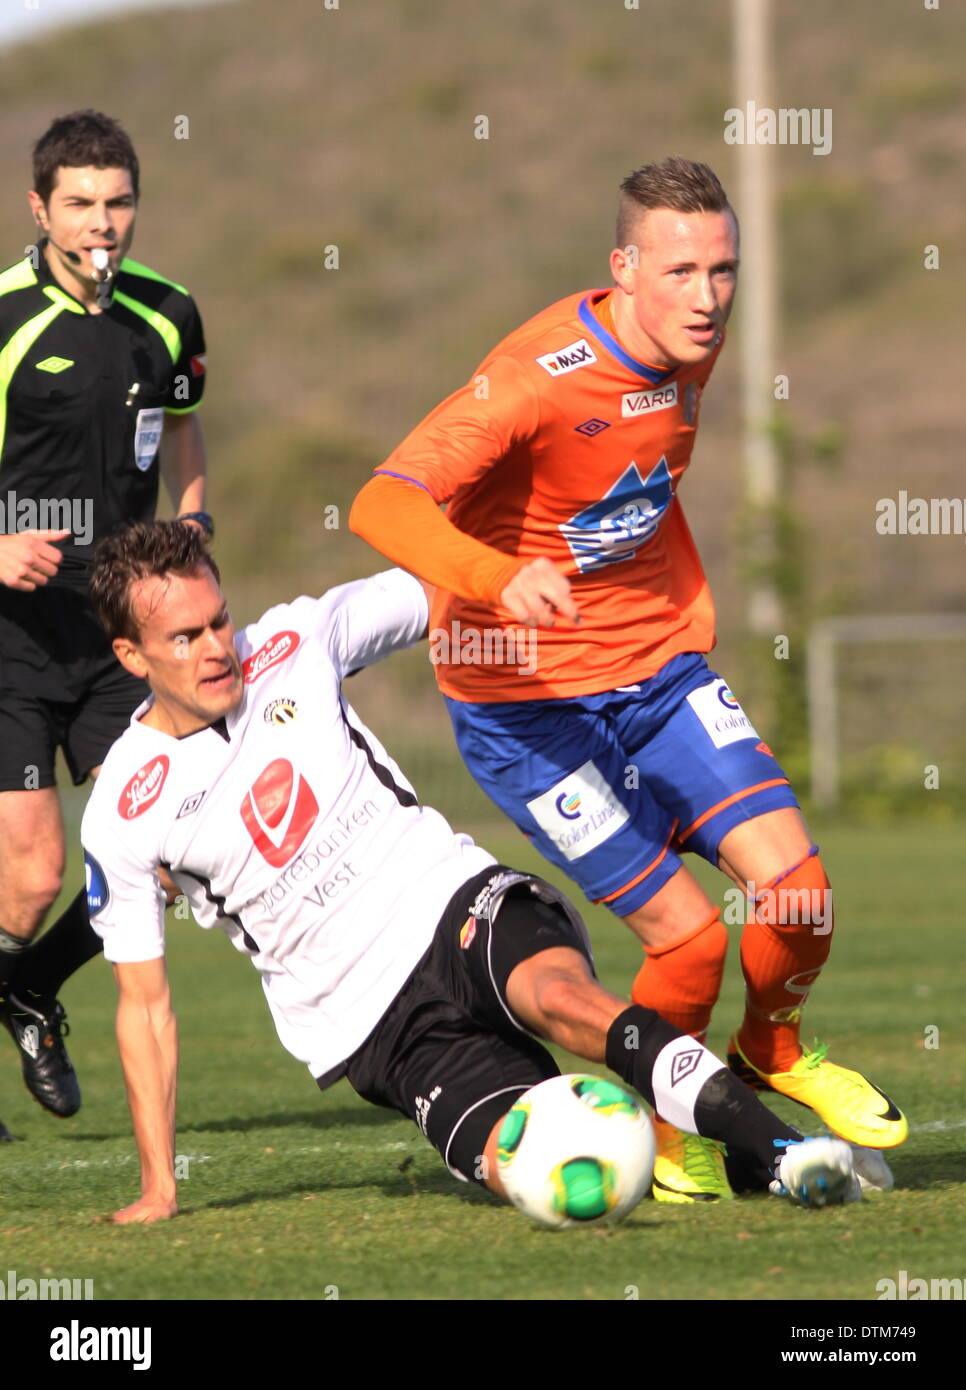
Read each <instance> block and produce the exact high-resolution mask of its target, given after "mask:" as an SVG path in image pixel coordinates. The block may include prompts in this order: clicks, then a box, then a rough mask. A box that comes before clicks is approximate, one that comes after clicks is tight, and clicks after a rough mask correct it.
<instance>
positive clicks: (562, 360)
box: [537, 338, 597, 376]
mask: <svg viewBox="0 0 966 1390" xmlns="http://www.w3.org/2000/svg"><path fill="white" fill-rule="evenodd" d="M596 361H597V357H596V355H595V353H594V349H593V348H592V347H591V346H590V343H588V341H587V339H586V338H578V339H577V341H576V342H575V343H568V344H567V346H566V347H562V348H560V349H559V351H557V352H545V353H544V354H543V356H542V357H538V358H537V362H538V363H539V365H540V366H541V367H542V368H543V370H544V371H545V372H549V373H550V375H551V376H566V374H567V373H568V372H575V371H576V370H577V368H578V367H589V366H590V364H591V362H596Z"/></svg>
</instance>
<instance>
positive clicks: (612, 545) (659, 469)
mask: <svg viewBox="0 0 966 1390" xmlns="http://www.w3.org/2000/svg"><path fill="white" fill-rule="evenodd" d="M673 496H674V484H673V483H672V481H671V471H670V469H669V468H668V463H667V459H666V458H665V457H663V456H662V458H661V460H660V462H659V463H657V464H655V465H654V467H653V468H652V469H651V471H650V473H648V475H647V477H646V478H642V477H641V474H640V470H639V468H638V466H637V464H636V463H631V464H630V465H629V466H628V467H627V468H626V469H625V470H624V472H623V473H622V474H621V476H620V477H619V478H618V479H617V482H616V483H615V484H614V486H613V487H612V488H611V489H610V491H609V492H608V493H606V494H605V495H604V496H603V497H602V498H601V499H600V501H599V502H593V503H592V504H591V505H590V506H589V507H585V508H584V509H583V511H581V512H578V513H577V515H576V516H572V517H571V518H570V520H569V521H565V522H564V523H563V524H562V525H561V526H560V528H559V530H560V534H561V535H562V536H563V538H564V540H565V541H566V542H567V544H568V545H569V546H570V553H571V554H572V555H573V557H574V560H575V561H576V563H577V568H578V569H579V570H580V571H581V572H582V573H583V572H584V571H586V570H593V569H599V568H600V567H601V566H602V565H614V564H617V563H618V562H619V561H621V560H630V559H632V557H633V556H634V555H635V554H636V552H637V551H638V550H639V549H640V547H641V546H642V545H644V544H646V542H647V541H649V540H650V539H651V537H652V536H653V535H654V532H655V531H656V530H657V528H658V526H659V525H660V522H661V518H662V517H663V516H664V513H665V512H666V511H667V509H668V507H669V505H670V503H671V498H672V497H673Z"/></svg>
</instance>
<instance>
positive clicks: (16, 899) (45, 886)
mask: <svg viewBox="0 0 966 1390" xmlns="http://www.w3.org/2000/svg"><path fill="white" fill-rule="evenodd" d="M9 867H10V868H11V869H12V871H13V872H12V873H10V874H8V875H6V878H7V882H6V884H5V885H4V889H5V891H4V894H3V903H2V905H0V926H4V927H6V929H7V931H9V932H12V933H13V934H14V936H24V937H28V938H29V937H31V936H33V934H34V933H35V932H36V931H37V930H38V929H39V927H40V926H41V925H42V923H43V921H44V918H45V917H46V916H47V913H48V912H49V911H50V908H51V907H52V906H53V904H54V902H55V901H56V899H57V895H58V894H59V893H60V889H61V884H62V882H63V876H62V871H61V867H60V866H59V865H57V864H50V863H48V862H45V861H43V860H37V859H29V860H26V861H22V862H21V863H20V864H19V865H16V864H14V865H9Z"/></svg>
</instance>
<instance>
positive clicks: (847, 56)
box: [0, 0, 966, 731]
mask: <svg viewBox="0 0 966 1390" xmlns="http://www.w3.org/2000/svg"><path fill="white" fill-rule="evenodd" d="M775 10H776V16H777V22H776V26H775V56H776V67H777V71H776V81H775V84H774V91H773V96H772V102H773V104H774V105H775V106H788V107H802V106H807V107H819V108H825V107H830V108H831V109H832V112H833V121H834V126H833V137H834V138H833V148H832V151H831V153H830V154H829V155H828V156H827V157H824V158H822V157H817V156H814V155H813V154H812V153H811V151H810V149H808V148H794V147H785V148H781V149H780V150H779V151H778V157H777V160H776V165H777V172H778V176H779V179H780V187H781V203H782V230H783V250H782V254H783V295H784V304H785V317H784V323H783V328H782V335H781V352H780V358H779V361H778V363H777V364H776V369H777V370H779V371H782V372H785V373H787V374H788V376H789V378H790V383H791V394H790V400H789V401H788V402H787V404H786V405H784V406H783V407H782V409H783V411H785V412H787V414H786V416H785V417H784V418H785V419H786V420H787V422H788V425H789V427H790V428H791V430H792V431H793V432H794V433H795V435H796V436H797V437H798V438H799V439H800V440H801V441H803V445H802V447H803V450H804V453H805V454H806V455H807V453H808V449H807V447H806V446H807V441H808V440H810V439H812V438H815V437H817V436H821V437H823V438H825V439H828V438H830V437H837V438H840V439H841V440H842V441H843V443H842V451H841V456H840V458H839V461H838V464H837V466H836V467H835V468H834V469H825V470H822V469H819V468H816V469H808V470H803V471H802V472H801V473H800V474H799V476H798V478H797V480H796V482H795V491H794V495H793V498H792V499H791V500H792V502H793V505H794V509H795V511H796V513H797V514H798V515H799V516H800V517H802V518H804V519H806V520H807V522H808V524H809V535H810V541H809V545H808V548H807V549H808V554H809V555H810V557H811V570H812V574H811V579H810V584H809V590H808V599H807V603H808V606H809V610H810V611H811V612H813V613H815V614H818V613H823V612H838V611H868V612H883V611H907V612H915V611H920V610H932V609H961V608H962V607H963V580H962V557H963V539H962V537H956V536H949V537H929V538H927V537H914V536H898V537H893V538H889V537H881V536H879V535H877V534H876V531H875V526H874V523H875V516H876V512H875V503H876V500H877V499H878V498H880V497H895V496H896V494H897V493H898V491H899V490H900V489H903V488H905V489H907V490H908V491H909V492H910V494H912V495H920V496H927V497H928V496H931V495H934V496H954V495H956V494H957V493H958V495H959V496H961V497H962V496H964V495H966V486H964V485H963V469H962V465H961V461H960V458H959V449H960V435H961V421H962V396H963V391H962V386H961V382H960V377H961V366H962V361H963V351H962V346H961V343H962V326H961V314H962V303H963V287H964V275H963V251H962V246H963V242H964V235H963V233H964V222H966V207H964V199H963V195H962V170H963V167H964V164H966V119H964V115H966V111H964V95H963V87H962V78H961V74H962V67H963V57H964V54H966V13H964V10H963V7H962V6H954V5H952V4H948V5H943V6H942V7H941V9H940V10H938V11H926V10H925V9H924V8H923V7H922V6H921V5H917V4H914V3H910V0H857V3H855V4H853V5H851V6H844V5H842V4H841V3H840V0H812V3H810V4H809V5H808V6H799V5H796V4H794V3H793V2H792V0H775ZM730 14H731V6H730V4H728V3H724V0H689V3H688V5H687V6H686V7H685V6H678V7H668V6H666V5H663V4H660V5H659V4H657V3H656V0H641V5H640V9H639V10H638V11H628V10H626V9H625V8H624V5H623V4H622V3H620V0H607V3H581V0H489V2H488V3H487V4H485V5H470V4H457V3H452V0H451V3H445V0H342V5H341V7H340V8H339V9H337V10H329V9H326V8H325V7H324V5H323V0H285V3H284V4H282V5H272V4H268V3H238V4H232V5H230V6H216V7H214V8H211V9H198V10H195V11H173V12H162V13H158V14H147V13H145V14H138V15H135V16H131V17H128V18H120V19H117V20H113V21H111V22H108V23H98V24H96V25H91V26H89V27H85V28H83V29H79V30H72V31H67V32H64V33H62V34H61V35H59V36H57V37H56V38H53V39H47V40H44V41H42V42H38V43H36V44H30V45H24V46H21V47H19V48H17V49H13V50H10V51H8V52H6V53H5V54H3V55H2V56H0V81H2V84H3V90H4V93H5V101H4V103H3V110H2V114H0V137H2V138H0V171H2V178H3V187H4V188H5V190H6V196H5V197H4V199H3V202H2V205H0V257H2V260H3V262H4V263H6V262H9V261H12V260H14V259H16V258H17V257H18V256H19V255H20V254H21V253H22V248H23V246H24V245H25V244H26V243H28V242H30V241H31V240H32V239H33V233H32V223H31V222H30V220H29V218H28V216H27V210H26V204H25V199H24V197H23V192H24V190H25V189H26V188H27V187H28V185H29V148H30V145H31V144H32V142H33V140H34V139H35V138H36V137H37V136H38V135H39V134H40V133H41V132H42V130H43V129H44V128H45V126H46V124H47V122H48V120H49V119H50V118H51V117H52V116H53V115H55V114H58V113H62V112H65V111H68V110H71V109H73V108H76V107H80V106H87V105H95V106H99V107H102V108H103V109H104V110H106V111H108V112H110V113H111V114H113V115H116V116H117V117H118V118H120V119H121V120H122V121H123V123H124V124H125V126H126V127H127V129H128V130H129V131H130V133H131V135H132V137H133V139H134V141H135V144H136V146H137V149H138V152H139V155H140V157H141V161H142V166H143V197H142V206H141V218H140V222H139V227H138V235H137V239H136V242H135V247H134V254H135V255H136V256H137V257H138V258H139V259H142V260H144V261H146V262H147V263H148V264H150V265H153V266H156V267H157V268H158V269H159V270H161V271H162V272H164V273H167V274H169V275H171V276H172V277H173V278H175V279H176V280H178V281H180V282H181V283H183V284H186V285H187V286H188V287H189V288H190V289H191V290H192V292H193V293H194V294H195V295H196V297H197V299H198V301H199V304H200V306H201V308H202V311H203V314H204V317H205V323H206V329H207V336H208V343H209V379H208V393H209V394H208V399H207V402H206V405H205V407H204V420H205V425H206V430H207V434H208V439H209V443H210V449H211V459H212V487H211V506H212V510H213V511H214V512H215V513H216V515H217V518H218V523H219V545H218V550H219V556H220V559H221V561H222V564H223V566H224V568H225V570H226V578H227V580H228V583H229V586H230V588H231V590H232V591H233V592H234V593H235V595H236V600H235V610H236V618H237V619H242V620H243V619H247V618H250V617H252V616H254V615H255V614H256V613H257V612H258V611H260V610H261V609H262V608H263V607H265V606H266V605H267V604H268V603H269V602H271V601H277V600H279V599H281V598H284V597H287V596H290V595H291V594H292V593H293V592H295V591H299V590H303V589H308V590H316V591H317V590H321V589H322V588H324V587H327V586H328V585H329V584H331V583H333V582H338V581H340V580H342V579H345V578H349V577H352V576H355V575H357V574H359V573H363V572H366V571H367V570H369V569H371V568H374V567H376V565H377V563H378V562H377V561H375V560H374V557H373V555H372V552H370V551H369V550H368V548H367V547H366V546H364V545H363V544H362V543H361V542H359V541H357V540H355V539H354V538H353V537H352V536H351V535H349V533H348V531H347V529H346V527H345V517H346V513H347V510H348V506H349V504H350V502H351V499H352V497H353V495H354V494H355V492H356V490H357V489H358V487H359V486H360V485H361V483H362V482H363V481H364V480H365V478H366V477H367V476H368V474H369V472H370V471H371V469H372V467H373V466H374V465H376V464H377V463H378V462H379V461H380V460H381V459H382V458H383V457H384V456H385V454H386V453H387V452H388V451H389V450H390V449H391V448H392V447H393V445H394V444H395V443H396V442H397V441H398V440H399V439H400V438H401V437H402V436H403V435H404V434H405V433H406V432H407V430H408V429H409V428H410V427H412V426H413V425H414V424H415V423H416V422H417V421H418V420H419V418H420V417H421V416H422V414H423V413H424V412H425V411H426V410H427V409H429V408H430V407H431V406H432V405H434V404H435V403H436V401H437V400H439V399H440V398H441V397H442V396H443V395H445V394H446V393H448V392H449V391H450V390H452V389H454V388H455V387H456V386H458V385H459V384H460V383H461V382H462V381H463V380H465V379H466V377H467V376H468V375H469V374H470V372H471V371H472V370H473V368H474V366H475V365H476V363H477V362H478V360H479V359H480V358H481V357H482V356H483V354H484V352H485V351H486V350H487V349H488V348H489V347H490V346H491V345H492V344H493V342H495V341H496V340H497V339H498V338H499V337H500V336H502V335H503V334H504V333H505V332H507V331H509V330H510V329H511V328H513V327H514V326H515V325H516V324H518V323H519V322H521V321H522V320H523V318H525V317H526V316H527V315H529V314H530V313H532V312H534V311H536V310H538V309H539V308H541V307H543V306H544V305H545V304H547V303H549V302H551V301H552V300H554V299H557V298H559V297H561V296H562V295H564V294H568V293H571V292H572V291H573V290H575V289H577V288H580V287H583V286H590V285H594V284H606V283H607V282H608V273H607V267H606V259H607V254H608V252H609V249H610V246H611V240H612V235H613V213H614V209H615V204H616V189H617V184H618V182H619V180H620V179H621V178H622V177H623V176H624V175H625V174H626V173H627V172H628V171H629V170H630V169H632V168H634V167H636V166H637V165H639V164H641V163H643V162H645V161H647V160H650V159H653V158H660V157H661V156H663V155H664V154H667V153H682V154H687V155H689V156H691V157H694V158H700V159H704V160H707V161H708V162H709V163H711V164H712V165H713V166H714V167H715V168H716V169H717V170H718V172H719V173H720V175H721V177H722V180H723V182H724V183H725V186H726V187H729V188H733V187H734V185H735V182H736V179H735V168H736V160H735V150H734V149H733V148H732V147H730V146H728V145H726V144H725V143H724V141H723V138H722V135H723V128H724V121H723V113H724V111H725V110H726V108H728V107H729V106H731V105H732V104H733V95H732V91H731V48H730V29H729V24H730ZM478 115H486V116H487V117H488V119H489V124H490V137H489V139H488V140H477V139H475V138H474V121H475V118H476V117H477V116H478ZM179 116H187V117H188V119H189V123H190V124H189V132H190V135H189V138H188V139H187V140H178V139H176V138H175V122H176V118H177V117H179ZM738 212H739V216H740V212H741V209H740V207H739V208H738ZM929 244H935V245H938V246H939V247H940V254H941V269H939V270H937V271H927V270H925V269H924V267H923V257H924V247H925V246H927V245H929ZM332 246H335V247H338V258H339V266H338V269H326V268H325V265H324V259H325V248H326V247H332ZM739 303H740V289H739ZM737 332H739V333H740V323H739V324H738V328H737ZM734 344H735V338H734V337H733V338H732V344H731V348H730V350H729V351H726V353H725V356H724V359H723V360H722V363H721V365H720V366H719V368H718V370H717V373H716V376H715V378H714V380H713V381H712V384H711V387H710V388H709V390H708V392H707V394H706V397H705V404H704V409H703V415H702V429H701V433H700V436H699V442H698V448H697V450H696V455H695V461H694V465H693V467H692V470H691V473H690V475H689V477H688V479H687V480H686V483H685V487H684V489H683V498H684V502H685V506H686V509H687V512H688V516H689V520H690V522H691V525H692V529H693V530H694V531H695V534H696V536H697V539H698V542H699V545H700V547H701V550H702V553H703V556H704V559H705V564H706V568H707V569H708V572H709V574H710V576H711V578H712V583H713V585H714V588H715V592H716V594H717V598H718V603H719V609H720V613H721V630H722V655H721V656H720V658H719V661H720V664H721V665H722V666H723V667H724V669H726V670H727V669H729V660H728V655H727V653H728V652H729V650H732V649H733V644H734V642H735V641H736V640H737V637H738V634H739V631H740V627H741V613H742V601H741V588H740V564H741V562H742V561H743V560H745V559H747V558H748V557H747V556H744V555H743V546H742V514H741V501H740V485H739V465H740V453H739V438H738V412H737V378H736V370H737V353H736V351H735V350H734ZM829 431H831V432H832V433H831V435H830V433H829ZM333 504H334V505H335V506H337V507H338V508H340V516H341V522H342V525H341V527H340V528H339V529H326V528H325V527H324V526H323V515H324V510H323V509H324V508H325V507H327V506H331V505H333ZM330 516H331V513H330ZM421 660H422V659H421V658H417V657H415V656H414V657H412V658H407V659H406V660H404V661H402V662H401V663H399V665H398V669H397V671H396V673H395V674H394V675H393V674H389V673H388V672H387V675H386V676H385V677H380V678H379V680H378V681H375V682H374V681H373V678H372V677H371V676H370V677H365V678H363V680H367V681H368V682H369V686H370V690H371V693H370V694H369V695H367V696H366V697H365V700H368V701H370V702H372V703H373V704H375V705H378V704H379V703H384V705H385V709H386V711H387V713H388V712H391V711H392V710H393V709H394V708H398V703H397V702H398V698H399V696H400V694H405V695H406V698H407V699H408V702H409V703H408V709H407V714H408V715H409V716H410V718H411V721H412V723H411V724H409V723H407V728H409V727H412V728H413V729H414V730H417V729H418V728H419V727H420V720H425V721H426V730H427V731H428V730H430V729H436V728H438V727H439V725H438V720H439V715H440V711H439V705H438V702H437V701H436V699H435V698H434V697H433V695H432V693H431V690H430V688H429V683H428V682H427V680H426V677H425V672H424V670H423V669H422V665H421ZM731 670H732V671H734V680H735V684H736V685H737V686H738V687H739V689H740V688H741V687H740V680H739V675H738V672H737V671H735V670H734V658H733V659H732V663H731ZM376 686H378V689H377V688H374V687H376ZM744 694H745V699H746V703H748V704H749V705H751V706H752V708H753V706H754V699H753V696H752V694H751V693H750V692H747V691H745V692H744ZM420 695H421V697H422V702H423V706H425V708H424V710H423V712H422V713H420V710H419V708H417V706H416V703H415V701H416V698H418V697H419V696H420ZM365 700H364V703H365ZM444 727H445V726H444Z"/></svg>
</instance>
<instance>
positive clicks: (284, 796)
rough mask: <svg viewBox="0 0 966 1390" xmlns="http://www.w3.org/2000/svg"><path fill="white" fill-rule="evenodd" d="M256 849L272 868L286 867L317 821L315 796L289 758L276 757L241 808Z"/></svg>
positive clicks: (253, 786)
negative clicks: (284, 865)
mask: <svg viewBox="0 0 966 1390" xmlns="http://www.w3.org/2000/svg"><path fill="white" fill-rule="evenodd" d="M239 810H240V811H241V818H242V820H243V821H244V822H245V829H246V830H247V831H248V833H249V835H251V837H252V840H253V841H254V843H255V848H256V849H257V850H258V852H259V854H260V855H261V856H262V858H263V859H267V860H268V862H269V864H271V865H272V866H273V868H276V869H280V868H281V867H282V865H283V864H287V863H288V861H289V860H290V859H291V857H292V855H293V854H294V853H295V851H296V850H297V849H298V848H299V846H300V845H301V843H302V841H303V840H304V839H305V837H306V835H307V834H308V833H309V831H310V830H311V829H312V826H313V825H314V824H315V822H316V820H317V819H318V814H319V803H318V802H317V801H316V799H315V793H314V792H313V791H312V788H311V787H310V786H309V784H308V782H306V780H305V778H304V777H303V776H302V774H301V773H300V772H299V773H297V772H296V771H295V769H294V768H293V766H292V764H291V763H290V762H289V761H288V759H287V758H276V759H275V761H274V762H273V763H269V765H268V767H267V768H266V769H265V771H264V772H263V773H262V774H261V775H260V776H259V777H258V779H257V780H256V781H255V782H254V783H253V784H252V789H251V791H249V792H246V794H245V799H244V801H243V802H242V804H241V806H240V807H239Z"/></svg>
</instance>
